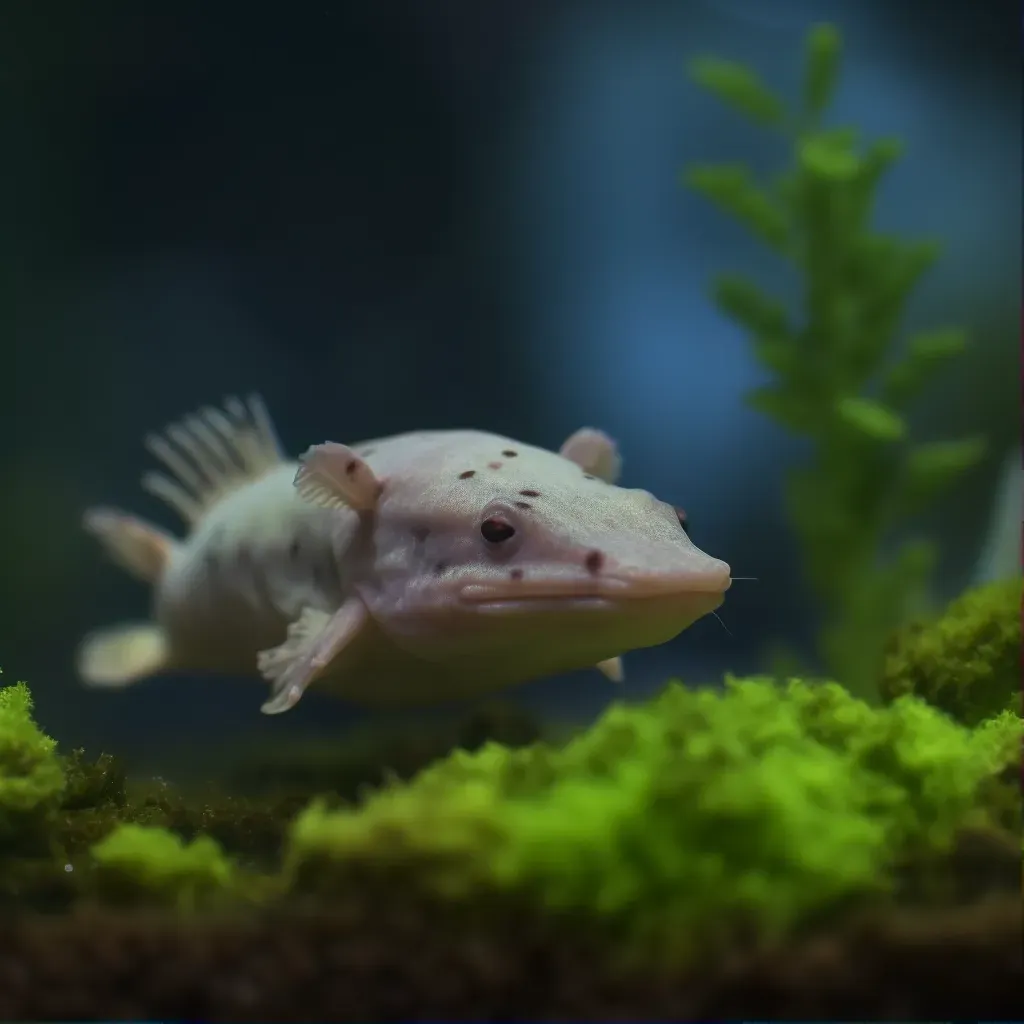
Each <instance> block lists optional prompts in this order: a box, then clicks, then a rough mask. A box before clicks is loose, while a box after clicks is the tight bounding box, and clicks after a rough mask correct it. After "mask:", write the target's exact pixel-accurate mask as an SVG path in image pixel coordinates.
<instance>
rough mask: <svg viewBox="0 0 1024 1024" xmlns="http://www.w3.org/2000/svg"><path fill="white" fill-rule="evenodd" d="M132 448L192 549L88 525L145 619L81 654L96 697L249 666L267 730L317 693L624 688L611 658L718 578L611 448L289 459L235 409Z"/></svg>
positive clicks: (395, 696)
mask: <svg viewBox="0 0 1024 1024" xmlns="http://www.w3.org/2000/svg"><path fill="white" fill-rule="evenodd" d="M146 446H147V448H148V449H149V451H150V452H151V453H152V454H153V456H154V457H155V458H156V459H158V460H159V461H160V462H161V463H162V464H163V466H164V467H165V468H166V470H167V472H150V473H147V474H146V475H145V476H144V477H143V480H142V483H143V487H144V489H145V490H147V491H148V492H150V493H151V494H153V495H155V496H157V497H159V498H161V499H162V500H163V501H164V502H166V503H167V504H168V505H170V506H171V507H172V508H173V509H174V510H176V511H177V512H178V514H179V515H180V516H181V517H182V518H183V519H184V520H185V522H186V523H187V524H188V527H189V532H188V536H187V537H186V538H185V539H183V540H179V539H177V538H175V537H173V536H171V535H170V534H169V533H167V532H165V531H164V530H162V529H160V528H159V527H157V526H154V525H152V524H150V523H148V522H145V521H143V520H141V519H139V518H136V517H135V516H132V515H129V514H127V513H125V512H122V511H119V510H117V509H113V508H92V509H90V510H88V511H87V512H86V514H85V516H84V526H85V528H86V530H87V531H88V532H89V533H91V534H92V535H94V536H95V537H96V538H98V540H99V542H100V544H101V545H102V546H103V548H104V549H105V550H106V552H107V554H108V555H109V556H111V558H112V559H113V560H114V561H115V562H117V563H119V564H120V566H121V567H122V568H123V569H125V570H127V571H128V572H130V573H132V574H133V575H135V576H137V577H139V578H140V579H142V580H143V581H145V582H147V583H149V584H150V585H151V586H152V587H153V594H154V600H153V618H152V621H150V622H142V623H125V624H121V625H117V626H114V627H112V628H109V629H105V630H100V631H98V632H96V633H93V634H91V635H90V636H87V637H86V638H85V639H84V640H83V642H82V644H81V646H80V648H79V652H78V659H77V660H78V671H79V674H80V676H81V678H82V680H83V682H84V683H85V684H86V685H90V686H94V687H122V686H127V685H129V684H131V683H133V682H135V681H137V680H140V679H144V678H146V677H150V676H153V675H157V674H162V673H169V672H180V673H220V674H239V675H244V674H253V673H254V671H255V670H258V671H259V673H260V674H261V675H262V676H263V677H264V678H265V679H266V680H267V681H268V682H269V683H270V686H271V692H270V695H269V697H268V699H267V700H266V702H265V703H264V704H263V707H262V710H263V711H264V712H265V713H267V714H274V713H278V712H282V711H286V710H288V709H289V708H291V707H293V706H294V705H295V703H296V702H297V701H298V700H299V699H300V698H301V696H302V694H303V692H304V691H305V690H306V688H307V687H308V686H309V685H310V684H311V683H313V682H316V683H317V688H318V689H319V688H321V687H322V688H323V689H324V691H325V692H330V693H333V694H336V695H337V696H340V697H343V698H346V699H348V700H350V701H353V702H355V703H359V704H363V705H365V706H370V707H372V706H387V705H406V706H410V705H417V704H420V705H423V704H429V703H432V702H439V701H447V700H452V699H459V698H467V697H472V696H476V695H479V694H481V693H484V692H489V691H494V690H496V689H499V688H503V687H507V686H510V685H513V684H516V683H520V682H525V681H527V680H530V679H534V678H537V677H540V676H545V675H551V674H557V673H562V672H568V671H572V670H576V669H581V668H587V667H596V668H598V669H600V670H601V671H602V672H603V673H604V674H605V675H606V676H608V677H609V678H611V679H613V680H615V681H620V680H621V679H622V676H623V670H622V661H621V655H622V654H624V653H625V652H627V651H630V650H634V649H637V648H642V647H650V646H655V645H658V644H661V643H664V642H666V641H668V640H670V639H672V638H673V637H675V636H677V635H678V634H679V633H681V632H682V631H683V630H684V629H686V628H687V627H688V626H690V625H691V624H692V623H693V622H695V621H696V620H697V619H699V618H701V617H702V616H704V615H707V614H708V613H710V612H712V611H714V610H715V609H716V608H717V607H718V606H719V605H720V604H721V603H722V600H723V596H724V594H725V591H726V590H727V589H728V588H729V585H730V582H731V580H730V570H729V566H728V565H726V564H725V563H724V562H721V561H719V560H718V559H715V558H712V557H710V556H709V555H706V554H705V553H704V552H703V551H701V550H700V549H699V548H697V547H696V546H695V545H694V544H693V542H692V541H691V540H690V538H689V536H688V533H687V531H686V529H685V525H686V524H685V520H684V519H683V518H682V517H681V515H680V513H678V512H677V511H676V509H674V508H673V507H672V506H671V505H669V504H666V503H665V502H662V501H659V500H658V499H656V498H655V497H654V496H653V495H651V494H650V493H648V492H647V491H644V490H634V489H626V488H623V487H619V486H617V485H616V481H617V479H618V476H619V471H620V467H621V460H620V458H619V455H618V452H617V449H616V446H615V444H614V443H613V442H612V441H611V440H610V439H609V438H608V437H607V436H606V435H604V434H603V433H601V432H600V431H597V430H593V429H590V428H584V429H581V430H578V431H577V432H576V433H575V434H573V435H572V436H571V437H570V438H569V439H568V440H567V441H566V442H565V443H564V444H563V445H562V447H561V449H560V450H559V452H557V453H556V452H552V451H546V450H544V449H541V448H535V447H532V446H530V445H527V444H522V443H520V442H518V441H513V440H511V439H510V438H507V437H500V436H497V435H495V434H489V433H484V432H481V431H474V430H438V431H418V432H414V433H406V434H400V435H398V436H395V437H389V438H384V439H381V440H374V441H366V442H363V443H360V444H355V445H352V446H347V445H344V444H337V443H334V442H326V443H324V444H317V445H314V446H313V447H311V448H310V449H309V450H308V451H307V452H306V454H305V455H304V456H303V457H302V458H301V459H300V460H299V461H298V463H295V462H289V461H287V460H286V459H285V457H284V456H283V454H282V451H281V448H280V445H279V443H278V440H277V437H276V433H275V431H274V428H273V425H272V423H271V421H270V418H269V416H268V415H267V412H266V409H265V407H264V405H263V403H262V402H261V401H260V400H259V398H258V397H256V396H253V397H251V398H249V399H248V400H247V401H245V402H242V401H240V400H238V399H228V400H226V402H225V404H224V407H223V408H206V409H203V410H202V411H200V412H197V413H195V414H194V415H191V416H188V417H186V418H184V419H183V420H182V421H181V422H178V423H175V424H173V425H171V426H170V427H168V428H167V429H166V431H165V432H164V433H162V434H159V435H156V434H154V435H151V436H149V437H148V438H147V439H146Z"/></svg>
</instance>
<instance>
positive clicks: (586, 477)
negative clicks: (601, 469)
mask: <svg viewBox="0 0 1024 1024" xmlns="http://www.w3.org/2000/svg"><path fill="white" fill-rule="evenodd" d="M583 479H584V480H596V479H597V477H596V476H594V475H593V474H592V473H584V474H583Z"/></svg>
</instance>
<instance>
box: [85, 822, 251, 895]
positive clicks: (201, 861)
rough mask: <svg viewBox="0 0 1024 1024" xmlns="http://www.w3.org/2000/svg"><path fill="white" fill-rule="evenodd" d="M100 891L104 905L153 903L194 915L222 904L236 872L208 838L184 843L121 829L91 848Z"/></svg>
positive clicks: (161, 832)
mask: <svg viewBox="0 0 1024 1024" xmlns="http://www.w3.org/2000/svg"><path fill="white" fill-rule="evenodd" d="M92 859H93V862H94V864H95V881H96V884H97V887H98V891H99V892H100V893H101V894H102V896H103V897H104V898H105V899H107V900H108V901H112V902H130V903H136V902H139V901H140V900H141V901H153V902H157V903H161V904H165V905H168V906H174V907H177V908H178V909H179V910H192V909H195V908H196V907H198V906H201V905H203V904H207V903H209V902H211V901H212V900H215V899H218V898H223V897H224V896H225V895H226V894H228V893H230V892H231V891H232V889H233V888H234V886H235V883H236V880H237V879H236V869H235V867H234V865H233V864H232V863H231V861H230V859H229V858H228V857H227V856H226V855H225V853H224V851H223V850H222V849H221V847H220V844H219V843H217V841H216V840H215V839H212V838H211V837H209V836H199V837H197V838H196V839H194V840H192V842H190V843H186V842H185V841H183V840H182V839H181V837H180V836H177V835H175V834H174V833H173V832H169V831H167V829H162V828H147V827H146V826H143V825H132V824H121V825H118V826H117V827H116V828H115V829H114V830H113V831H112V832H111V833H110V834H109V835H107V836H106V837H105V838H104V839H103V840H101V841H100V842H99V843H97V844H96V845H95V846H93V848H92Z"/></svg>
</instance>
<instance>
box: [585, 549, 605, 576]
mask: <svg viewBox="0 0 1024 1024" xmlns="http://www.w3.org/2000/svg"><path fill="white" fill-rule="evenodd" d="M583 564H584V565H585V566H586V567H587V572H594V573H597V572H600V571H601V566H602V565H604V555H603V554H602V553H601V552H600V551H598V550H597V549H596V548H595V549H594V550H593V551H591V552H588V554H587V557H586V558H584V559H583Z"/></svg>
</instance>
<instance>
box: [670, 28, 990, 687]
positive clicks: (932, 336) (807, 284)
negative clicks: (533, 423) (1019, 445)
mask: <svg viewBox="0 0 1024 1024" xmlns="http://www.w3.org/2000/svg"><path fill="white" fill-rule="evenodd" d="M840 50H841V45H840V36H839V33H838V32H837V31H836V30H835V29H834V28H832V27H831V26H828V25H821V26H818V27H816V28H814V29H813V30H812V31H811V32H810V34H809V36H808V39H807V43H806V54H805V72H804V85H803V91H802V96H801V99H800V102H799V103H798V104H797V105H796V107H795V109H790V108H789V107H787V105H786V104H785V103H784V102H783V100H782V99H781V98H779V97H778V96H776V95H775V94H774V93H773V92H772V91H771V90H770V89H769V88H768V87H767V86H766V85H765V84H764V83H763V82H762V81H761V80H760V78H759V77H758V76H757V75H756V74H755V72H754V71H752V70H751V69H749V68H747V67H745V66H744V65H742V64H737V63H733V62H731V61H726V60H721V59H718V58H702V59H698V60H695V61H693V62H692V64H691V66H690V71H691V74H692V77H693V78H694V79H695V80H696V82H697V83H699V84H700V85H701V86H703V87H704V88H705V89H707V90H709V91H710V92H712V93H713V94H715V95H716V96H717V97H718V98H719V99H721V100H722V101H724V102H725V103H726V104H728V105H729V106H731V107H732V108H734V109H736V110H738V111H739V112H740V113H742V114H744V115H745V116H746V117H748V118H749V119H751V120H752V121H754V122H755V123H757V124H759V125H761V126H764V127H766V128H768V129H770V130H772V131H775V132H777V133H779V134H780V135H781V136H782V138H783V139H784V140H785V143H786V145H787V146H788V148H789V151H790V154H791V160H790V164H789V166H788V167H786V168H785V169H784V170H783V171H782V172H781V173H780V174H778V175H777V176H776V177H775V178H774V179H773V180H772V181H770V182H769V183H767V184H761V183H759V182H758V181H756V180H755V177H754V175H753V173H752V172H751V170H750V169H749V168H747V167H745V166H743V165H741V164H716V165H706V166H697V167H692V168H690V169H689V171H688V172H687V174H686V181H687V183H688V184H689V185H690V186H691V187H692V188H694V189H696V190H697V191H698V192H700V193H701V194H703V195H704V196H705V197H707V198H708V199H709V200H711V201H712V202H713V203H715V204H716V205H717V206H718V207H720V208H721V209H722V210H724V211H725V212H726V213H727V214H729V215H731V216H732V217H734V218H735V219H736V220H737V221H739V223H740V224H741V225H743V226H744V227H745V228H747V229H748V230H749V231H750V232H751V233H752V234H753V235H754V236H755V237H756V238H757V239H759V240H760V241H761V242H763V243H765V244H766V245H767V246H769V247H770V248H771V250H772V251H773V252H775V253H776V254H777V255H778V256H779V257H781V259H782V260H784V261H785V263H786V264H788V266H789V267H790V268H792V270H793V271H795V273H796V275H797V278H798V280H799V283H800V288H801V292H802V295H801V299H800V308H799V310H796V311H793V310H790V309H788V308H787V306H786V304H785V303H783V302H781V301H778V300H777V299H775V298H773V297H772V296H770V295H768V294H766V293H765V292H764V291H763V290H762V289H761V288H760V287H758V285H757V284H756V283H755V282H753V281H751V280H749V279H747V278H744V277H739V276H735V275H725V276H722V277H720V278H718V280H717V281H716V282H715V284H714V300H715V302H716V303H717V305H718V306H719V308H720V309H721V310H722V311H723V312H724V313H725V314H726V315H727V316H729V317H730V318H731V319H733V320H734V321H735V322H736V323H738V324H739V325H740V326H741V327H742V328H743V329H744V330H745V331H746V332H747V333H748V334H749V336H750V338H751V341H752V345H753V351H754V355H755V357H756V358H757V360H758V361H759V362H760V363H761V365H762V366H763V367H764V368H765V369H766V370H767V371H768V372H769V373H770V374H771V376H772V380H771V382H770V383H768V384H766V385H765V386H763V387H760V388H758V389H756V390H755V391H754V392H753V393H751V394H750V395H749V396H748V401H749V404H750V405H751V406H752V407H753V408H754V409H756V410H758V411H759V412H761V413H762V414H764V415H765V416H768V417H769V418H771V419H772V420H774V421H775V422H776V423H778V424H779V425H781V426H782V427H783V428H784V429H786V430H787V431H790V432H792V433H794V434H797V435H799V436H801V437H804V438H806V439H808V440H809V441H810V443H811V455H810V459H809V462H808V463H807V464H806V465H804V466H802V467H800V468H798V469H795V470H794V471H792V472H791V473H790V474H789V477H788V480H787V482H786V504H787V510H788V516H789V519H790V521H791V523H792V525H793V528H794V529H795V531H796V533H797V536H798V538H799V540H800V543H801V546H802V549H803V558H804V568H805V573H806V577H807V580H808V582H809V584H810V586H811V587H812V589H813V592H814V594H815V596H816V598H817V601H818V604H819V607H820V611H821V614H822V627H821V633H820V640H819V652H818V653H819V656H820V658H821V661H822V663H823V664H824V666H825V668H826V671H827V673H828V674H829V675H831V676H832V677H834V678H837V679H839V680H841V681H842V682H843V683H844V684H845V685H847V686H848V687H850V688H851V689H852V690H853V691H854V692H856V693H857V694H859V695H863V696H866V697H871V696H874V694H873V689H874V686H875V683H876V681H877V678H878V670H879V666H880V664H881V660H882V652H883V647H884V643H885V638H886V636H887V635H888V634H889V632H890V631H891V630H892V629H893V628H895V627H897V626H899V625H901V624H902V623H903V622H904V621H906V619H907V618H908V617H909V616H911V615H912V614H914V613H915V612H916V611H917V610H918V609H919V608H920V607H921V606H922V605H923V604H924V603H925V602H926V600H927V584H928V579H929V576H930V572H931V567H932V564H933V562H934V557H935V552H934V549H933V546H932V545H931V544H929V543H926V542H924V541H921V540H910V541H903V542H902V544H900V545H898V546H895V547H894V544H895V542H896V539H897V538H898V536H899V534H900V532H901V531H902V528H904V527H905V526H906V524H907V522H908V520H910V519H911V518H912V517H913V516H914V515H916V514H918V513H919V512H920V511H921V510H922V509H923V508H925V507H926V506H927V505H928V504H929V503H930V502H931V501H932V500H933V499H934V498H935V497H936V496H937V495H938V494H939V493H940V492H941V491H942V490H943V489H945V488H948V487H949V486H950V485H951V484H952V483H954V482H955V481H956V480H957V479H959V478H960V476H961V475H962V474H963V473H964V471H965V470H967V469H969V468H971V467H972V466H973V465H974V464H975V463H977V462H978V461H979V459H980V458H981V456H982V455H983V452H984V443H983V440H982V439H981V438H978V437H968V438H962V439H957V440H948V441H929V442H921V441H917V440H914V439H911V438H910V437H909V436H908V426H907V421H906V418H905V415H906V413H907V411H908V409H909V407H910V404H911V403H912V401H913V400H914V399H915V398H916V397H917V396H918V395H919V394H920V393H921V391H922V389H923V388H924V387H925V386H926V385H927V383H928V382H929V381H930V380H931V379H932V377H933V375H934V374H935V373H936V371H937V370H939V369H940V368H941V367H943V366H944V365H946V364H947V363H948V362H949V360H950V359H952V358H953V357H954V356H956V355H957V354H959V353H960V352H961V351H962V350H963V349H964V347H965V344H966V337H965V335H964V333H963V332H962V331H959V330H954V329H937V330H931V331H927V332H925V333H921V334H916V335H914V336H913V337H911V338H909V339H908V340H906V342H905V343H904V344H902V345H901V344H900V338H899V333H900V325H901V320H902V317H903V312H904V308H905V306H906V302H907V300H908V298H909V297H910V295H911V293H912V291H913V290H914V288H915V286H916V284H917V282H918V281H919V279H920V278H921V276H922V275H923V274H924V273H925V272H926V271H927V270H928V269H929V268H930V267H931V266H932V265H933V264H934V263H935V261H936V259H937V258H938V256H939V247H938V245H936V244H935V243H933V242H930V241H928V242H926V241H908V240H905V239H901V238H898V237H895V236H893V235H891V234H885V233H882V232H880V231H878V230H877V229H876V228H875V227H874V226H873V225H872V218H873V214H874V206H875V199H876V195H877V192H878V187H879V185H880V183H881V181H882V179H883V177H884V175H885V174H886V172H887V171H888V170H889V169H890V168H891V167H892V165H893V164H894V163H895V162H896V160H897V159H898V157H899V155H900V152H901V149H902V147H901V144H900V142H899V141H898V140H896V139H881V140H878V141H874V142H871V143H869V144H867V145H862V144H861V143H860V141H859V138H858V132H857V131H856V130H855V129H854V128H850V127H829V126H826V125H825V116H826V114H827V111H828V108H829V105H830V103H831V100H832V97H833V94H834V92H835V88H836V85H837V82H838V78H839V65H840Z"/></svg>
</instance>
